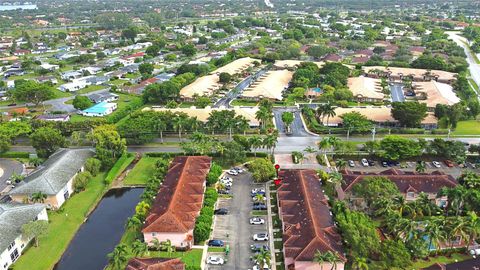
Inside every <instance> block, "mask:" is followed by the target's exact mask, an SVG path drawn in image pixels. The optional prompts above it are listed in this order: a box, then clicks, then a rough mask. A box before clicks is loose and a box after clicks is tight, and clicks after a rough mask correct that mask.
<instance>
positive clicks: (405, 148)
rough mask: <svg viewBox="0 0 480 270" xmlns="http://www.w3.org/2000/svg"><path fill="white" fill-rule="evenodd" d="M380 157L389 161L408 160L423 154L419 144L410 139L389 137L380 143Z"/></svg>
mask: <svg viewBox="0 0 480 270" xmlns="http://www.w3.org/2000/svg"><path fill="white" fill-rule="evenodd" d="M380 151H381V152H380V153H379V155H380V156H381V157H383V158H385V159H388V160H400V159H408V158H411V157H417V156H419V155H421V154H422V151H423V148H422V146H421V145H420V143H419V142H417V141H415V140H411V139H408V138H404V137H400V136H395V135H389V136H386V137H385V138H384V139H383V140H381V141H380Z"/></svg>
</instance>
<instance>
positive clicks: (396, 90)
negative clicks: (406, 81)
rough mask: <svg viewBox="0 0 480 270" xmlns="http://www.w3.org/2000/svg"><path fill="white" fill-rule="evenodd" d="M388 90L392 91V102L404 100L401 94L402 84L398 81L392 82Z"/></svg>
mask: <svg viewBox="0 0 480 270" xmlns="http://www.w3.org/2000/svg"><path fill="white" fill-rule="evenodd" d="M390 92H391V93H392V101H393V102H404V101H405V96H404V95H403V86H402V85H401V84H399V83H394V84H393V85H391V86H390Z"/></svg>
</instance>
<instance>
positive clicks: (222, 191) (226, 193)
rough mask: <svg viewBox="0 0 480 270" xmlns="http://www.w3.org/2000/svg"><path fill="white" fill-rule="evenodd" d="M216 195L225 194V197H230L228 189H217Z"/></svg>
mask: <svg viewBox="0 0 480 270" xmlns="http://www.w3.org/2000/svg"><path fill="white" fill-rule="evenodd" d="M217 193H218V194H225V195H230V190H228V189H219V190H218V191H217Z"/></svg>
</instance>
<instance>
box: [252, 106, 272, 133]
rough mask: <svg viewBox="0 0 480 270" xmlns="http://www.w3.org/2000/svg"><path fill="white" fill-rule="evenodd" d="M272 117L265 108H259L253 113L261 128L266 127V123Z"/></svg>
mask: <svg viewBox="0 0 480 270" xmlns="http://www.w3.org/2000/svg"><path fill="white" fill-rule="evenodd" d="M271 117H272V113H271V112H270V111H269V110H268V109H267V108H265V107H260V108H259V109H258V111H257V112H256V113H255V118H256V119H257V120H258V121H260V123H261V124H262V128H265V127H266V126H267V121H268V119H270V118H271Z"/></svg>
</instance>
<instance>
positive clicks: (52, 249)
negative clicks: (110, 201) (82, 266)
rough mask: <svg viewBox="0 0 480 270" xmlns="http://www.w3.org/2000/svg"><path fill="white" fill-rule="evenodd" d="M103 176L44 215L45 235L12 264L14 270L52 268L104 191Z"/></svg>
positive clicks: (102, 174) (100, 175)
mask: <svg viewBox="0 0 480 270" xmlns="http://www.w3.org/2000/svg"><path fill="white" fill-rule="evenodd" d="M105 175H106V174H105V173H101V174H99V175H97V176H96V177H95V178H93V179H92V180H91V181H90V182H89V183H88V185H87V188H86V190H85V191H83V192H81V193H79V194H75V195H73V196H72V198H70V199H69V200H68V201H67V202H66V203H65V204H64V205H63V206H62V208H61V209H60V210H58V211H51V212H49V213H48V218H49V226H48V230H47V233H46V234H45V235H43V236H41V237H40V238H39V243H40V246H39V247H30V248H29V249H28V250H27V251H25V254H23V255H22V256H21V257H20V258H19V260H18V261H17V262H16V263H15V264H14V267H13V269H15V270H22V269H24V270H37V269H38V270H45V269H52V268H53V266H54V265H55V263H56V262H57V261H58V260H59V259H60V257H61V256H62V254H63V252H64V251H65V249H66V248H67V246H68V244H69V243H70V241H71V239H72V238H73V236H74V235H75V233H76V232H77V230H78V228H79V227H80V225H82V223H83V222H84V220H85V218H86V216H87V214H88V212H89V211H90V209H91V208H92V207H93V206H94V205H96V204H97V202H98V200H100V198H101V196H102V195H103V193H104V191H105V187H106V186H105V183H104V181H103V179H104V178H105Z"/></svg>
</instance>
